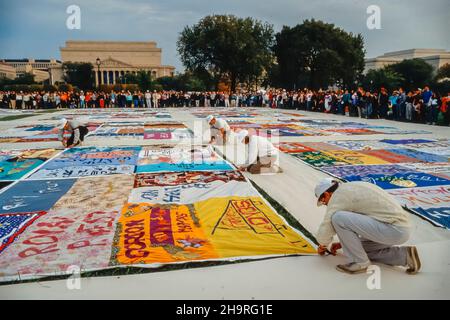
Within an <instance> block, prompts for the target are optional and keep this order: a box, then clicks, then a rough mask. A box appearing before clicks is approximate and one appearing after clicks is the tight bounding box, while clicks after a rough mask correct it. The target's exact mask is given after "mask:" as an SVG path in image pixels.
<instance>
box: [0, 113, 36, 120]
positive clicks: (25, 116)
mask: <svg viewBox="0 0 450 320" xmlns="http://www.w3.org/2000/svg"><path fill="white" fill-rule="evenodd" d="M33 116H35V114H18V115H14V116H6V117H3V118H0V121H12V120H18V119H22V118H28V117H33Z"/></svg>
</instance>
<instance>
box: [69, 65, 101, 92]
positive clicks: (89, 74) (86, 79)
mask: <svg viewBox="0 0 450 320" xmlns="http://www.w3.org/2000/svg"><path fill="white" fill-rule="evenodd" d="M62 68H63V72H64V81H66V82H67V83H70V84H72V85H74V86H76V87H78V88H80V89H82V90H86V89H92V87H93V84H94V82H95V78H94V71H93V70H94V69H93V68H94V67H93V66H92V64H91V63H85V62H64V63H63V65H62Z"/></svg>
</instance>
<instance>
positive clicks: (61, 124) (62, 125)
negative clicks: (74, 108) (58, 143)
mask: <svg viewBox="0 0 450 320" xmlns="http://www.w3.org/2000/svg"><path fill="white" fill-rule="evenodd" d="M66 123H67V119H66V118H62V119H61V120H59V127H61V128H64V127H65V126H66Z"/></svg>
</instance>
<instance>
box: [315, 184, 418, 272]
mask: <svg viewBox="0 0 450 320" xmlns="http://www.w3.org/2000/svg"><path fill="white" fill-rule="evenodd" d="M314 191H315V195H316V197H317V198H318V200H317V205H318V206H320V205H326V206H327V212H326V215H325V217H324V220H323V222H322V224H321V225H320V227H319V231H318V234H317V237H316V238H317V241H318V242H319V244H320V246H319V250H318V251H319V254H320V255H323V254H325V252H327V251H328V249H327V247H328V245H329V244H330V243H331V242H332V240H333V237H334V235H335V234H337V236H338V238H339V240H340V245H339V244H338V243H337V244H336V243H335V244H333V245H332V249H331V251H332V252H331V253H333V251H334V250H335V249H336V248H339V247H340V246H342V248H343V250H344V255H345V256H346V257H347V260H348V263H347V264H343V265H338V266H337V270H339V271H341V272H346V273H350V274H353V273H362V272H366V270H367V268H368V267H369V265H370V264H371V261H374V262H381V263H384V264H387V265H391V266H404V267H406V268H407V269H406V272H407V273H409V274H415V273H417V272H418V271H419V269H420V266H421V264H420V259H419V255H418V252H417V249H416V247H414V246H404V247H399V246H395V245H399V244H402V243H404V242H406V241H407V240H408V239H409V237H410V234H411V226H410V214H409V213H408V212H406V211H405V210H404V209H403V208H402V207H401V206H400V204H399V203H398V202H397V201H396V200H395V199H394V198H393V197H392V196H391V195H390V194H389V193H387V192H386V191H384V190H383V189H381V188H380V187H378V186H376V185H374V184H371V183H368V182H360V181H357V182H348V183H339V182H338V181H336V180H334V179H332V178H325V179H323V180H322V181H320V182H319V184H318V185H317V186H316V188H315V190H314ZM333 248H334V249H333Z"/></svg>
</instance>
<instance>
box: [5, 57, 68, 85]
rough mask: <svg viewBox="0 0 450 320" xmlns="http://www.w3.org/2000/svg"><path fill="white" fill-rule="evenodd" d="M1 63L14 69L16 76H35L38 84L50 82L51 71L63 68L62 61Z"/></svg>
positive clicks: (13, 60)
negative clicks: (29, 74)
mask: <svg viewBox="0 0 450 320" xmlns="http://www.w3.org/2000/svg"><path fill="white" fill-rule="evenodd" d="M0 62H2V63H4V64H7V65H9V66H11V67H13V68H14V69H15V71H16V76H21V75H23V74H24V73H31V74H33V75H34V80H35V81H36V82H42V81H46V80H49V78H50V69H52V68H58V67H59V68H60V67H61V61H59V60H55V59H3V60H1V61H0Z"/></svg>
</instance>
